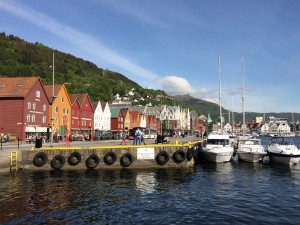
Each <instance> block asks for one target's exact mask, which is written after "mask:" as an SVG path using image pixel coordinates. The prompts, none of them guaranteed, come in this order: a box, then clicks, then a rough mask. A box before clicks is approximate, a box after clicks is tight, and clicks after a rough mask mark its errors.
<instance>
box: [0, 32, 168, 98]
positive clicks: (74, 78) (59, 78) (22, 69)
mask: <svg viewBox="0 0 300 225" xmlns="http://www.w3.org/2000/svg"><path fill="white" fill-rule="evenodd" d="M53 52H54V53H55V83H57V84H65V85H66V88H67V90H68V92H69V93H88V94H89V96H90V98H91V99H92V100H93V101H96V100H100V101H111V100H112V96H113V95H115V94H116V93H119V94H120V95H121V96H124V95H125V94H126V93H128V92H129V91H130V90H131V89H132V88H134V89H135V90H136V92H137V96H134V97H135V98H137V97H140V96H141V97H144V98H145V97H146V96H147V95H148V96H151V97H153V98H154V96H156V95H157V94H162V95H164V96H165V95H166V93H165V92H163V91H160V90H158V91H157V90H151V89H143V88H141V87H140V86H139V85H138V84H137V83H136V82H134V81H132V80H130V79H128V78H127V77H125V76H124V75H122V74H120V73H117V72H114V71H110V70H104V69H101V68H98V67H97V66H96V65H95V64H93V63H91V62H89V61H85V60H83V59H80V58H76V57H75V56H72V55H70V54H66V53H63V52H59V51H56V50H53V49H51V48H49V47H46V46H44V45H43V44H41V43H34V44H33V43H29V42H27V41H25V40H22V39H20V38H19V37H16V36H14V35H6V34H5V33H0V76H4V77H16V76H22V77H26V76H39V77H41V79H42V81H43V83H44V84H52V69H51V67H50V66H51V65H52V58H53ZM149 101H151V100H149ZM165 101H166V100H165Z"/></svg>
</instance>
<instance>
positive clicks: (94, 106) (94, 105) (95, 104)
mask: <svg viewBox="0 0 300 225" xmlns="http://www.w3.org/2000/svg"><path fill="white" fill-rule="evenodd" d="M98 103H99V102H93V103H92V107H93V110H94V112H95V111H96V109H97V106H98Z"/></svg>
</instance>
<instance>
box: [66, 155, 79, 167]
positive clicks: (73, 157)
mask: <svg viewBox="0 0 300 225" xmlns="http://www.w3.org/2000/svg"><path fill="white" fill-rule="evenodd" d="M80 161H81V154H80V153H79V152H72V153H71V154H70V156H69V158H68V163H69V165H70V166H76V165H78V164H79V163H80Z"/></svg>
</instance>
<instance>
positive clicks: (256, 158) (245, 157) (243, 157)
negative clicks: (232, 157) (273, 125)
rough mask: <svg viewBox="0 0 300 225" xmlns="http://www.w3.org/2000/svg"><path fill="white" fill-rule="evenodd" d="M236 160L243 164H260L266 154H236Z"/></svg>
mask: <svg viewBox="0 0 300 225" xmlns="http://www.w3.org/2000/svg"><path fill="white" fill-rule="evenodd" d="M237 155H238V159H239V160H240V161H245V162H260V161H262V160H263V158H264V157H265V156H266V155H267V152H242V151H239V152H237Z"/></svg>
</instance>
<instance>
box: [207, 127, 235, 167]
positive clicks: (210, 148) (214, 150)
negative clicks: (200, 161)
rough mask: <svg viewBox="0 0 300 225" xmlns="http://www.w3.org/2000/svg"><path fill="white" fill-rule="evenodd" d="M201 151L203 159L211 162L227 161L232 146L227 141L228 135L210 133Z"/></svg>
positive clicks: (230, 154) (229, 157)
mask: <svg viewBox="0 0 300 225" xmlns="http://www.w3.org/2000/svg"><path fill="white" fill-rule="evenodd" d="M202 152H203V155H204V159H205V161H208V162H213V163H221V162H229V161H230V160H231V157H232V154H233V146H232V145H231V143H230V141H229V135H228V134H221V133H210V134H209V135H208V137H207V142H206V145H205V146H204V147H203V149H202Z"/></svg>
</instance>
